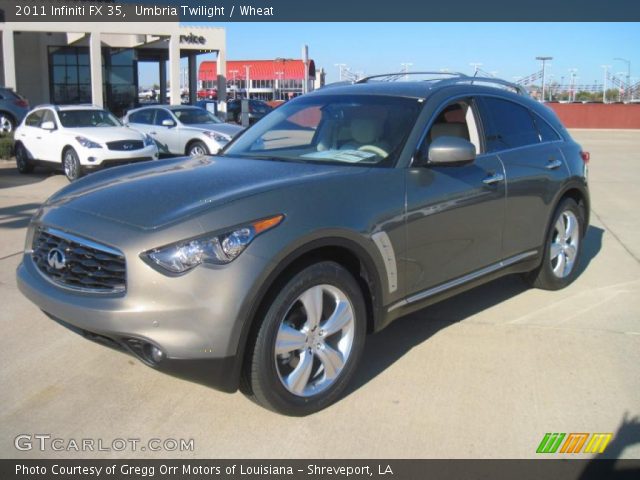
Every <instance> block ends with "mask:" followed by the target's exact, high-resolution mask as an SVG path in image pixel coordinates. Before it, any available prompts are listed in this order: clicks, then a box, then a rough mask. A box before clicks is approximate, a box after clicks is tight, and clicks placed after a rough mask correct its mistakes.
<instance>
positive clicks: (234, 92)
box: [229, 70, 238, 99]
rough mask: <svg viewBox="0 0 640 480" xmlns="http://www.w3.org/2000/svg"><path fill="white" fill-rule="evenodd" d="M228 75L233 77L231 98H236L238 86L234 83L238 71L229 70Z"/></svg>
mask: <svg viewBox="0 0 640 480" xmlns="http://www.w3.org/2000/svg"><path fill="white" fill-rule="evenodd" d="M229 73H230V74H231V75H233V98H234V99H235V98H238V84H237V83H236V75H237V74H238V70H229Z"/></svg>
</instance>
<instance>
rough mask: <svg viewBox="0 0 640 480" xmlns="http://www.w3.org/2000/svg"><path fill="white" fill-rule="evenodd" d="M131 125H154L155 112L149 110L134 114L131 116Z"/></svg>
mask: <svg viewBox="0 0 640 480" xmlns="http://www.w3.org/2000/svg"><path fill="white" fill-rule="evenodd" d="M129 123H141V124H144V125H151V124H152V123H153V110H152V109H150V108H149V109H147V110H142V111H140V112H135V113H132V114H131V115H130V116H129Z"/></svg>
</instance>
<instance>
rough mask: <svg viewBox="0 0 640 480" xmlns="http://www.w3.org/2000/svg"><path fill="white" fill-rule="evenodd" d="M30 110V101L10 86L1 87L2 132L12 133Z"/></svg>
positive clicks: (0, 121)
mask: <svg viewBox="0 0 640 480" xmlns="http://www.w3.org/2000/svg"><path fill="white" fill-rule="evenodd" d="M27 112H29V102H28V101H27V100H26V99H25V98H23V97H22V96H20V95H18V94H17V93H15V92H14V91H13V90H11V89H10V88H6V87H0V133H12V132H13V131H14V130H15V129H16V127H17V126H18V125H19V124H20V122H22V119H23V118H24V117H25V115H26V114H27Z"/></svg>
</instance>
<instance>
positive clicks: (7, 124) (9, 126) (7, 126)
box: [0, 113, 16, 133]
mask: <svg viewBox="0 0 640 480" xmlns="http://www.w3.org/2000/svg"><path fill="white" fill-rule="evenodd" d="M15 128H16V122H15V120H14V119H13V117H12V116H11V115H9V114H7V113H0V133H11V132H13V130H14V129H15Z"/></svg>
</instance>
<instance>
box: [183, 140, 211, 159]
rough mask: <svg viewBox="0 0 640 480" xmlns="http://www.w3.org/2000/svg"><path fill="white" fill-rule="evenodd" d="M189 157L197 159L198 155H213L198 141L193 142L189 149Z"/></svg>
mask: <svg viewBox="0 0 640 480" xmlns="http://www.w3.org/2000/svg"><path fill="white" fill-rule="evenodd" d="M187 155H189V156H190V157H195V156H197V155H211V153H210V152H209V149H208V148H207V146H206V145H205V144H204V142H201V141H200V140H196V141H195V142H191V143H190V144H189V147H188V148H187Z"/></svg>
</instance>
